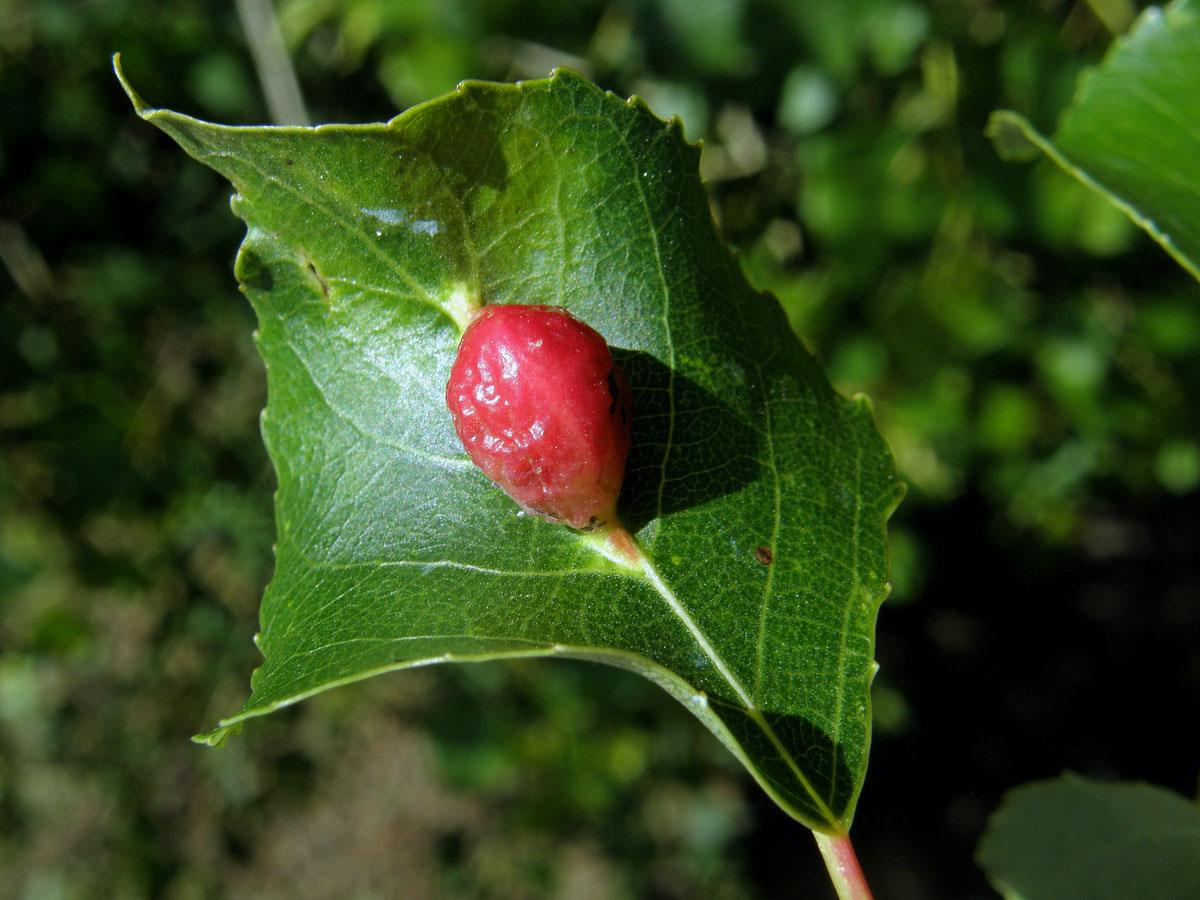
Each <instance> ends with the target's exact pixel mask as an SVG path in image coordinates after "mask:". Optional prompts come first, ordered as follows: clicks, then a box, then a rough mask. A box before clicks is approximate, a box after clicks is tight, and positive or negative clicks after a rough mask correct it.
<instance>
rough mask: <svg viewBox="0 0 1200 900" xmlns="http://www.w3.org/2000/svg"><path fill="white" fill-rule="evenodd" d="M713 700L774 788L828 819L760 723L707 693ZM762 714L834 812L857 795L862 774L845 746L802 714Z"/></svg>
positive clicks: (817, 816) (803, 808)
mask: <svg viewBox="0 0 1200 900" xmlns="http://www.w3.org/2000/svg"><path fill="white" fill-rule="evenodd" d="M709 703H710V705H711V706H712V708H713V710H714V711H715V712H716V713H717V715H719V716H720V717H721V720H722V721H723V722H725V724H726V726H728V728H729V730H730V731H731V732H732V733H733V736H734V737H735V738H736V739H737V741H738V743H740V744H741V745H742V746H743V747H744V748H746V750H747V752H748V753H749V754H750V755H751V756H752V757H754V759H755V762H756V764H757V765H758V768H759V769H760V770H761V771H762V772H763V773H764V774H765V775H766V776H767V777H768V779H769V780H770V781H771V783H772V785H773V786H774V787H775V789H776V790H778V791H780V793H782V794H783V795H784V796H785V797H786V799H787V800H788V801H789V802H790V803H791V804H792V805H793V806H795V808H796V809H798V810H801V811H803V812H805V813H807V814H808V815H811V816H812V817H813V818H814V819H822V818H825V813H824V812H823V811H822V810H821V809H820V808H819V807H818V806H817V805H816V803H815V801H814V800H813V798H812V797H811V796H810V795H809V794H808V792H807V791H805V790H804V788H803V786H802V785H801V784H800V783H799V782H798V781H797V780H796V775H795V773H794V772H793V771H792V768H791V766H790V765H789V763H788V762H787V761H786V760H784V759H783V758H782V757H780V756H779V754H778V752H777V751H776V750H775V749H774V747H773V746H772V745H771V743H770V739H769V738H768V737H767V736H766V735H765V734H764V733H763V731H762V729H761V728H760V727H759V724H758V723H757V722H755V721H754V720H752V719H751V718H750V717H749V716H747V715H746V713H745V710H744V709H742V707H740V706H738V705H736V704H726V703H724V702H722V701H720V700H718V699H716V698H713V697H709ZM763 717H764V718H765V719H766V720H767V723H768V724H769V725H770V726H771V729H772V730H773V731H774V732H775V734H776V735H777V736H778V738H779V740H780V741H781V742H782V743H783V744H784V746H786V747H789V748H792V749H793V751H794V752H795V753H796V759H795V762H796V764H797V765H798V766H799V768H800V769H801V771H803V772H805V773H806V774H807V775H808V777H809V779H810V783H811V784H812V787H813V790H814V791H816V792H817V794H819V796H820V798H821V800H822V802H824V803H826V804H828V806H829V808H830V809H832V811H833V812H834V814H835V815H836V814H840V813H841V811H842V810H844V809H845V808H846V806H847V805H848V804H849V803H850V800H851V799H852V797H853V794H854V780H855V776H856V774H858V773H855V772H853V771H851V770H850V769H849V768H848V767H847V763H846V756H845V753H844V752H843V751H842V747H841V745H840V744H837V743H835V742H834V740H833V739H832V738H831V737H830V736H829V735H828V734H826V733H825V732H824V731H823V730H822V729H820V728H818V727H817V726H816V725H814V724H813V723H812V722H810V721H808V720H807V719H805V718H803V717H801V716H793V715H780V714H778V713H768V712H764V713H763ZM815 773H824V774H825V775H826V776H827V777H826V778H825V779H824V780H818V776H817V775H816V774H815Z"/></svg>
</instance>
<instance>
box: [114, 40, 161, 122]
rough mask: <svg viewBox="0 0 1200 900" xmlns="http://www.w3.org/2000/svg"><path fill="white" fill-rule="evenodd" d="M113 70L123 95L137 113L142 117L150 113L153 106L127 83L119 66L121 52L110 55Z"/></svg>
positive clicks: (122, 69)
mask: <svg viewBox="0 0 1200 900" xmlns="http://www.w3.org/2000/svg"><path fill="white" fill-rule="evenodd" d="M112 65H113V72H114V74H116V76H117V81H119V82H120V83H121V87H122V88H123V89H124V91H125V96H127V97H128V98H129V102H130V103H132V104H133V108H134V109H135V110H136V111H137V114H138V115H139V116H141V117H142V118H143V119H144V118H146V116H147V115H149V114H150V113H152V112H153V111H154V110H153V108H152V107H151V106H150V105H149V104H148V103H146V101H145V100H143V99H142V97H141V95H140V94H139V93H138V92H137V91H135V90H134V89H133V85H131V84H130V83H129V79H128V78H126V77H125V70H124V68H123V67H122V66H121V54H120V53H119V52H118V53H114V54H113V56H112Z"/></svg>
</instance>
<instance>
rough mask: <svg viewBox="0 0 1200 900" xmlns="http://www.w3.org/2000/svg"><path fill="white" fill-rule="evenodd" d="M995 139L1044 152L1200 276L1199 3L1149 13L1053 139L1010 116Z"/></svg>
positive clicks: (1004, 116) (1184, 0) (1180, 2)
mask: <svg viewBox="0 0 1200 900" xmlns="http://www.w3.org/2000/svg"><path fill="white" fill-rule="evenodd" d="M988 133H989V135H990V136H991V137H992V139H993V141H994V142H995V143H996V146H997V148H998V149H999V151H1000V153H1001V154H1002V155H1006V156H1010V155H1016V154H1019V153H1020V152H1021V150H1022V149H1023V148H1027V147H1028V146H1029V145H1030V144H1032V145H1033V146H1035V147H1037V148H1038V149H1040V150H1041V151H1042V152H1044V153H1045V154H1046V155H1047V156H1049V157H1050V158H1051V159H1053V160H1054V161H1055V162H1056V163H1058V165H1060V166H1061V167H1062V168H1063V169H1064V170H1065V171H1067V172H1068V173H1070V174H1071V175H1074V176H1075V177H1076V178H1078V179H1079V180H1080V181H1082V182H1083V183H1084V184H1087V185H1088V186H1089V187H1091V188H1093V189H1094V190H1096V191H1098V192H1099V193H1100V194H1102V195H1103V196H1105V197H1107V198H1108V199H1109V200H1110V201H1112V202H1113V203H1114V204H1115V205H1116V206H1118V207H1119V208H1120V209H1122V210H1124V211H1125V212H1126V213H1128V215H1129V216H1130V217H1131V218H1132V219H1133V220H1134V221H1135V222H1137V224H1138V225H1140V226H1141V227H1142V228H1144V229H1146V231H1148V232H1149V233H1150V235H1151V236H1152V237H1154V239H1155V240H1157V241H1158V242H1159V243H1160V244H1162V245H1163V247H1165V248H1166V250H1167V252H1168V253H1170V254H1171V256H1173V257H1174V258H1175V259H1176V261H1178V262H1179V264H1180V265H1182V266H1183V267H1184V268H1185V269H1187V270H1188V271H1189V272H1190V273H1191V274H1192V275H1194V276H1195V277H1196V278H1200V0H1176V2H1174V3H1171V4H1169V5H1168V6H1166V7H1165V8H1159V7H1150V8H1149V9H1147V10H1146V11H1145V12H1143V13H1142V15H1141V16H1140V17H1139V18H1138V20H1137V21H1136V22H1135V23H1134V25H1133V27H1132V29H1131V30H1130V32H1129V33H1128V34H1127V35H1125V36H1124V37H1121V38H1118V39H1117V41H1116V42H1115V43H1114V45H1113V47H1112V49H1111V50H1110V51H1109V53H1108V56H1107V57H1106V58H1105V60H1104V62H1103V63H1101V64H1100V65H1099V66H1098V67H1097V68H1095V69H1093V70H1091V71H1089V72H1088V73H1086V74H1085V76H1084V77H1083V79H1082V80H1081V82H1080V85H1079V89H1078V90H1077V92H1076V94H1075V99H1074V101H1073V102H1072V103H1071V106H1070V107H1069V108H1068V109H1067V110H1066V112H1065V113H1063V116H1062V118H1061V119H1060V121H1059V124H1058V130H1057V131H1056V132H1055V134H1054V137H1053V138H1047V137H1046V136H1044V135H1043V134H1041V133H1040V132H1038V131H1037V130H1036V129H1035V128H1034V127H1033V126H1032V125H1031V124H1030V123H1029V122H1028V121H1027V120H1026V119H1024V118H1023V117H1022V116H1020V115H1018V114H1016V113H1014V112H1010V111H1008V110H1002V111H1000V112H997V113H994V114H993V116H992V120H991V123H990V124H989V127H988Z"/></svg>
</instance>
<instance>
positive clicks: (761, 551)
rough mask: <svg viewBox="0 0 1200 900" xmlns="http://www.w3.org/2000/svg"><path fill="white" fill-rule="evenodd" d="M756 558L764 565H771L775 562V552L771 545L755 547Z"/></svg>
mask: <svg viewBox="0 0 1200 900" xmlns="http://www.w3.org/2000/svg"><path fill="white" fill-rule="evenodd" d="M754 558H755V559H757V560H758V561H759V562H760V563H762V564H763V565H764V566H769V565H770V564H771V563H773V562H775V554H774V553H772V552H771V548H770V547H755V548H754Z"/></svg>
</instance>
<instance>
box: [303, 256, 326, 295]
mask: <svg viewBox="0 0 1200 900" xmlns="http://www.w3.org/2000/svg"><path fill="white" fill-rule="evenodd" d="M300 258H301V259H302V260H304V266H305V268H306V269H308V274H309V275H311V276H312V277H313V280H314V281H315V282H316V283H317V286H318V287H320V288H321V293H322V294H323V295H324V296H325V298H326V299H328V297H329V282H327V281H326V280H325V279H324V278H322V277H321V273H320V272H318V271H317V266H316V263H314V262H313V261H312V258H311V257H310V256H309V255H308V253H307V251H305V249H304V248H303V247H301V248H300Z"/></svg>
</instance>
